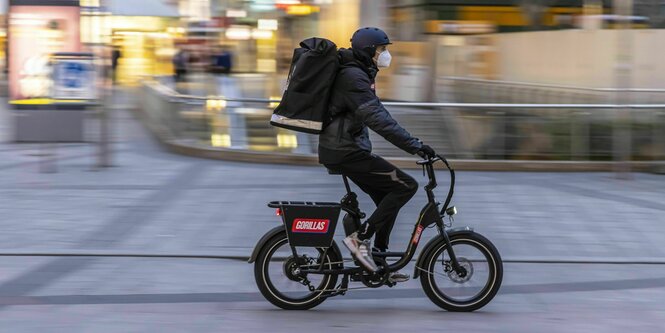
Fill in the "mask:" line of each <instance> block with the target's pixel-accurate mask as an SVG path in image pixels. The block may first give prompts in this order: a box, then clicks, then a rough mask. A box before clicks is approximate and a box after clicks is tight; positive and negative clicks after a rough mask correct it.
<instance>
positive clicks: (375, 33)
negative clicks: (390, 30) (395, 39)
mask: <svg viewBox="0 0 665 333" xmlns="http://www.w3.org/2000/svg"><path fill="white" fill-rule="evenodd" d="M388 44H392V43H391V42H390V38H388V35H387V34H386V33H385V32H384V31H383V30H381V29H379V28H373V27H366V28H360V29H358V30H356V32H354V33H353V36H352V37H351V47H352V48H354V49H357V50H364V49H366V48H370V49H376V47H377V46H379V45H388ZM372 53H374V52H372Z"/></svg>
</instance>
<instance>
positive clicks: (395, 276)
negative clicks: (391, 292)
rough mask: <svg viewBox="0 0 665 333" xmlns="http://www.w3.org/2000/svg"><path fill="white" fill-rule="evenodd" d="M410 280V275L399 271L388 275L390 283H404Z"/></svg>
mask: <svg viewBox="0 0 665 333" xmlns="http://www.w3.org/2000/svg"><path fill="white" fill-rule="evenodd" d="M410 278H411V275H409V274H406V273H402V272H400V271H395V272H392V273H390V278H389V279H390V281H392V282H406V281H409V279H410Z"/></svg>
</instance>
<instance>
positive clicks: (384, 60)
mask: <svg viewBox="0 0 665 333" xmlns="http://www.w3.org/2000/svg"><path fill="white" fill-rule="evenodd" d="M390 60H392V56H391V55H390V52H388V50H385V51H383V52H381V53H379V57H378V58H376V66H377V67H383V68H386V67H388V66H390Z"/></svg>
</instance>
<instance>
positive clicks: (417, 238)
mask: <svg viewBox="0 0 665 333" xmlns="http://www.w3.org/2000/svg"><path fill="white" fill-rule="evenodd" d="M423 229H424V228H423V226H422V225H418V228H417V229H416V234H415V235H413V239H412V240H411V243H413V244H418V241H420V234H422V233H423Z"/></svg>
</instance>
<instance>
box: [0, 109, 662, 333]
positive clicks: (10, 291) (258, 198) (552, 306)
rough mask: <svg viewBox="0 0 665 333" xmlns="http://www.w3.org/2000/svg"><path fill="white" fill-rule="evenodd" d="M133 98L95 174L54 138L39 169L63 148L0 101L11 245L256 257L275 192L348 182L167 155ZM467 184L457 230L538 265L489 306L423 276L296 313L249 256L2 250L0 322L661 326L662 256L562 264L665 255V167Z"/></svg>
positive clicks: (514, 276)
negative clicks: (24, 141) (15, 132)
mask: <svg viewBox="0 0 665 333" xmlns="http://www.w3.org/2000/svg"><path fill="white" fill-rule="evenodd" d="M122 104H123V102H122V101H121V102H118V103H117V104H116V106H117V108H118V110H114V112H115V115H114V145H113V147H114V149H115V151H116V154H115V156H114V164H115V165H116V166H115V167H113V168H109V169H106V170H101V171H99V170H95V168H94V164H95V153H96V148H95V146H93V145H83V144H71V145H59V146H58V147H57V150H56V152H57V162H56V163H55V170H57V172H56V173H43V172H40V170H42V171H43V170H49V169H51V170H53V165H52V164H51V165H50V166H49V164H43V163H42V162H40V161H44V160H45V159H46V157H44V156H43V155H44V153H51V152H52V147H40V146H38V145H16V144H12V143H9V142H8V140H9V138H10V135H9V134H8V132H7V131H8V129H9V128H10V120H9V116H8V113H7V112H6V111H4V110H3V111H0V132H1V133H2V134H0V135H2V137H0V141H2V143H0V171H1V172H0V217H1V218H0V230H1V231H2V232H0V253H3V252H4V253H7V252H17V251H23V252H29V251H35V252H49V251H61V252H63V251H70V252H72V251H124V252H128V251H132V252H142V253H194V252H196V253H210V254H219V255H230V256H247V255H248V254H249V253H250V251H251V248H252V246H253V245H254V243H255V242H256V240H257V239H258V238H259V237H260V236H261V235H262V234H263V233H264V232H265V231H266V230H268V229H269V228H271V227H272V226H274V225H277V223H278V220H277V219H276V218H275V216H274V215H273V211H272V210H271V209H269V208H267V207H266V206H265V203H266V202H267V201H270V200H280V199H291V200H312V201H313V200H337V199H338V198H339V197H340V196H341V195H342V194H343V186H342V184H341V181H340V179H338V177H334V176H328V175H327V174H326V173H325V172H324V171H323V170H322V169H321V168H316V167H294V166H274V165H252V164H243V163H228V162H220V161H209V160H200V159H193V158H187V157H182V156H176V155H172V154H169V153H166V152H164V151H163V150H161V149H160V147H158V146H157V145H156V144H155V143H154V141H153V140H152V139H151V138H150V137H149V136H148V135H147V134H146V133H145V132H144V131H143V129H142V127H141V126H140V125H139V123H138V122H136V121H135V120H134V119H133V116H132V114H130V113H128V112H126V111H123V110H122V108H121V106H122ZM90 137H91V138H93V137H95V131H94V130H93V131H91V133H90ZM44 166H46V167H44ZM411 174H412V175H413V176H414V177H415V178H416V179H418V180H421V182H422V180H423V177H422V175H420V174H419V173H418V172H412V173H411ZM439 179H440V180H444V179H446V174H445V173H441V174H440V175H439ZM458 179H459V183H458V190H457V193H456V197H455V198H456V199H455V200H454V203H455V204H456V205H457V206H458V207H459V210H460V215H459V217H458V218H457V220H456V224H457V225H470V226H472V227H474V228H475V229H476V230H477V231H479V232H481V233H482V234H484V235H486V236H487V237H488V238H490V239H491V240H492V241H494V242H495V244H496V246H497V247H498V249H499V250H500V251H501V253H502V255H503V257H504V259H507V260H508V261H514V260H517V261H519V260H522V259H531V260H536V261H542V262H543V263H539V264H536V263H528V264H527V263H514V262H509V263H507V264H506V267H505V279H504V287H503V288H502V290H501V292H500V294H499V295H498V296H497V298H496V299H495V300H494V301H493V302H492V303H491V304H490V305H488V306H487V307H485V308H484V309H483V310H482V311H480V312H477V313H473V314H453V313H446V312H443V311H439V310H438V309H437V308H436V307H435V306H434V305H433V304H431V303H430V302H429V301H428V300H427V299H426V298H425V296H424V295H423V293H422V291H420V288H419V282H418V281H412V282H408V283H406V284H405V285H402V286H399V287H398V288H394V289H385V290H384V289H380V290H371V291H368V290H362V291H356V292H354V293H352V294H349V295H347V296H345V297H343V298H337V299H332V300H329V301H327V302H326V303H324V304H322V305H321V306H320V307H319V308H317V309H316V310H315V311H307V312H285V311H281V310H276V309H274V308H273V307H272V306H271V305H270V304H269V303H267V302H265V301H264V300H263V299H262V298H261V296H260V294H259V293H258V291H257V289H256V287H255V285H254V281H253V277H252V267H251V265H248V264H246V263H244V262H241V261H233V260H211V259H208V260H203V259H145V258H143V259H140V258H74V257H0V332H34V331H39V332H63V331H66V332H154V331H160V332H167V331H172V332H226V331H234V332H235V331H242V332H244V331H247V332H254V331H274V332H287V331H288V332H292V331H294V330H303V329H310V328H311V329H318V330H322V331H325V332H327V331H350V330H358V329H361V330H363V329H364V330H375V329H377V328H385V329H386V330H385V331H396V332H403V331H406V330H413V329H414V328H415V329H420V330H423V331H434V330H437V331H442V330H467V331H471V332H476V331H488V332H490V331H491V332H494V331H496V332H534V331H542V332H562V331H565V332H613V331H615V332H619V331H626V330H632V331H635V332H662V323H663V322H665V310H664V309H665V306H663V304H661V303H662V302H663V300H665V265H662V264H652V265H630V264H599V263H595V264H594V263H586V264H573V263H566V262H569V261H576V260H584V261H588V262H594V261H598V262H601V261H625V262H628V263H629V262H631V261H641V262H649V261H653V262H656V261H660V262H665V242H664V240H665V236H663V235H664V234H665V217H664V216H665V215H664V214H663V212H664V211H665V200H664V199H665V187H664V185H665V178H664V177H663V176H658V175H652V174H636V175H635V177H634V179H633V180H630V181H623V180H616V179H614V178H613V177H612V175H610V174H602V173H593V174H587V173H585V174H570V173H566V174H556V173H481V172H460V173H459V174H458ZM442 183H443V182H442ZM442 196H443V192H442ZM423 200H424V194H423V193H418V195H417V196H416V198H415V199H414V200H412V202H411V203H409V204H408V205H407V206H406V207H405V208H404V209H403V214H402V215H401V218H400V222H398V226H397V227H396V228H395V230H394V232H393V235H394V237H393V242H392V243H393V249H394V250H399V249H401V248H403V246H404V244H405V243H406V240H407V238H408V236H409V235H408V234H409V233H410V231H411V228H412V225H413V221H414V219H415V217H416V215H417V212H418V210H419V208H420V206H421V203H422V202H423ZM361 201H362V202H364V203H369V199H368V198H367V197H365V196H361ZM365 209H366V210H368V211H371V207H369V206H367V205H366V206H365ZM432 235H433V233H432V232H431V231H430V230H428V231H427V232H426V234H425V235H424V237H425V238H428V237H431V236H432ZM553 261H562V262H563V263H552V262H553ZM548 262H549V263H548ZM365 314H366V315H365Z"/></svg>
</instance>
